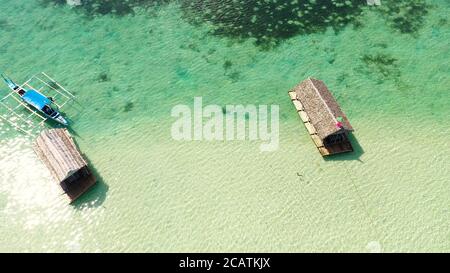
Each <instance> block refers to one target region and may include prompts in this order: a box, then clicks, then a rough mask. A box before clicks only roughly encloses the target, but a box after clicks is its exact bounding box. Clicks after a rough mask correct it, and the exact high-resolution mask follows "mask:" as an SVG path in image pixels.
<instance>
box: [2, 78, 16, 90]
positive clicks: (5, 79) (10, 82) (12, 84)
mask: <svg viewBox="0 0 450 273" xmlns="http://www.w3.org/2000/svg"><path fill="white" fill-rule="evenodd" d="M0 75H1V76H2V78H3V81H4V82H5V83H6V84H7V85H8V86H9V88H11V89H12V90H16V88H18V87H19V86H18V85H17V84H15V83H14V82H13V81H12V80H11V79H10V78H7V77H6V76H5V75H3V74H0Z"/></svg>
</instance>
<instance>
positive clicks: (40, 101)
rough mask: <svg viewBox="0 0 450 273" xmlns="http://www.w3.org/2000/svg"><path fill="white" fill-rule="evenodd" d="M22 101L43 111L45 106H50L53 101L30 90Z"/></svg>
mask: <svg viewBox="0 0 450 273" xmlns="http://www.w3.org/2000/svg"><path fill="white" fill-rule="evenodd" d="M22 99H23V100H24V101H25V102H26V103H28V104H31V105H33V106H34V107H35V108H37V109H39V110H42V108H44V106H46V105H49V104H51V103H52V101H51V100H50V99H49V98H47V97H46V96H44V95H42V94H41V93H39V92H38V91H36V90H28V91H27V92H26V93H25V94H24V95H23V96H22Z"/></svg>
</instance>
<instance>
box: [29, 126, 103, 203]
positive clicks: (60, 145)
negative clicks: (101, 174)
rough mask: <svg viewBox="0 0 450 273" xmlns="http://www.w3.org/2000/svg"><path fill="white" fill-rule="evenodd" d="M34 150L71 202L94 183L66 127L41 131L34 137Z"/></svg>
mask: <svg viewBox="0 0 450 273" xmlns="http://www.w3.org/2000/svg"><path fill="white" fill-rule="evenodd" d="M34 150H35V151H36V153H37V154H38V155H39V157H40V158H41V160H42V161H43V162H44V164H45V165H46V166H47V167H48V169H49V170H50V172H51V173H52V175H53V177H54V178H55V179H56V181H57V182H58V183H59V185H60V186H61V187H62V189H63V190H64V192H65V193H66V194H67V196H68V198H69V200H70V202H71V203H72V202H73V201H75V200H76V199H77V198H78V197H80V196H81V195H82V194H83V193H85V192H86V191H87V190H88V189H89V188H90V187H91V186H93V185H94V184H95V183H96V178H95V176H94V175H93V173H92V172H91V170H90V169H89V167H88V164H87V162H86V161H85V160H84V158H83V157H82V156H81V154H80V152H79V151H78V149H77V146H76V145H75V142H74V141H73V139H72V137H71V136H70V134H69V132H68V131H67V130H66V129H51V130H46V131H43V132H42V133H41V134H40V135H39V136H38V138H37V139H36V142H35V145H34Z"/></svg>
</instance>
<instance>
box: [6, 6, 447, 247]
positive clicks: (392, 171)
mask: <svg viewBox="0 0 450 273" xmlns="http://www.w3.org/2000/svg"><path fill="white" fill-rule="evenodd" d="M281 2H283V1H281ZM362 2H364V1H362ZM383 2H384V3H383ZM388 2H389V1H382V6H381V7H368V6H364V5H363V6H364V7H362V11H361V14H359V15H358V16H357V17H358V18H357V20H355V21H351V22H348V23H346V24H343V25H342V26H341V27H340V28H339V30H338V31H334V30H333V29H332V27H331V26H328V27H327V28H325V29H321V30H317V31H309V32H308V33H292V34H290V35H285V36H288V37H284V36H283V37H281V38H280V37H278V38H279V39H277V41H276V42H275V43H272V41H271V43H272V44H270V45H269V46H267V43H264V41H263V43H261V41H260V40H261V37H262V36H264V35H265V34H266V33H265V32H262V33H261V35H259V36H257V35H256V34H248V33H247V34H245V33H241V34H240V35H236V33H224V32H220V31H219V33H217V29H216V33H214V32H213V31H212V29H213V28H215V27H217V25H216V26H214V24H212V23H211V24H210V23H200V24H193V23H192V22H191V21H190V20H189V19H187V18H186V17H187V15H186V12H185V11H183V7H182V5H181V4H179V3H177V2H170V3H164V4H161V5H156V6H153V7H150V8H148V10H144V9H139V8H136V9H135V11H134V12H133V13H129V14H123V15H114V14H105V15H100V14H94V15H91V16H88V15H87V13H86V12H85V11H83V10H81V9H77V10H75V9H72V8H70V7H69V6H67V5H61V6H54V5H46V4H42V3H41V2H39V1H25V0H20V1H17V0H1V1H0V68H1V69H2V70H3V71H4V72H6V73H7V74H8V75H9V76H11V77H12V78H13V79H16V80H17V81H18V82H20V81H23V80H25V79H26V78H27V77H28V76H30V75H32V74H34V73H37V72H40V71H46V72H47V73H49V74H50V75H52V76H53V77H54V78H56V79H57V80H59V81H60V82H61V83H63V84H64V85H65V86H66V87H67V88H68V89H69V90H71V91H73V92H74V93H76V95H77V97H78V101H79V102H80V104H81V105H83V108H82V109H81V110H80V111H76V110H74V109H68V110H67V114H68V115H69V116H71V117H72V119H73V121H74V122H73V125H72V127H71V131H72V133H73V135H74V137H75V140H76V141H77V143H78V145H79V146H80V148H81V150H82V151H83V153H84V154H85V156H86V157H87V158H88V160H89V162H90V164H91V166H92V167H93V168H94V169H95V171H96V173H97V175H98V177H99V178H100V181H99V183H98V184H97V185H96V186H95V188H93V189H92V190H91V191H90V192H89V193H87V194H86V195H85V196H83V197H82V198H81V200H79V201H78V202H76V203H75V204H74V205H68V204H67V201H66V199H65V198H64V196H62V195H61V191H60V189H59V187H58V186H57V185H56V184H55V183H54V182H52V178H51V176H50V173H49V171H48V170H47V169H46V168H45V167H44V166H43V165H42V163H41V162H40V161H39V159H38V158H37V156H36V155H35V154H34V152H33V150H32V139H30V138H28V137H25V136H23V135H21V134H20V133H17V132H15V131H14V130H13V129H11V128H10V127H8V126H7V125H6V124H0V234H1V235H0V251H1V252H6V251H18V252H35V251H43V252H53V251H56V252H72V251H73V252H97V251H99V252H100V251H102V252H103V251H106V252H109V251H120V252H122V251H123V252H137V251H158V252H159V251H168V252H175V251H232V252H234V251H256V252H260V251H264V252H267V251H273V252H283V251H289V252H291V251H292V252H294V251H295V252H299V251H300V252H302V251H356V252H368V251H384V252H394V251H406V252H413V251H437V252H444V251H450V209H449V204H450V184H449V182H450V179H449V177H450V167H449V166H450V144H449V143H450V142H449V135H450V91H449V86H450V80H449V72H450V70H449V67H450V66H449V60H450V59H449V57H450V46H449V42H448V41H450V21H449V18H448V14H450V4H449V2H448V1H447V0H435V1H431V0H428V1H413V2H415V3H426V6H424V8H426V11H427V12H426V14H422V13H421V12H418V15H417V14H416V15H417V16H415V17H414V16H413V18H409V20H410V21H412V22H406V23H405V22H403V23H401V24H399V23H398V19H396V16H397V15H396V12H395V11H391V13H389V12H379V11H378V10H377V9H382V8H383V7H384V6H383V5H387V4H388ZM401 12H404V9H403V10H402V11H401ZM396 22H397V23H396ZM408 23H411V24H408ZM411 26H412V27H411ZM266 30H267V29H266ZM233 35H234V36H233ZM237 36H239V37H237ZM308 76H314V77H316V78H319V79H322V80H324V81H325V82H326V84H327V85H328V87H329V88H330V90H331V91H332V92H333V94H334V95H335V97H336V98H337V100H338V102H339V103H340V104H341V107H342V108H343V110H344V111H345V112H346V114H347V116H348V117H349V119H350V121H351V123H352V125H353V127H354V128H355V130H356V131H355V133H354V144H355V146H356V151H355V153H353V154H346V155H340V156H336V157H333V158H331V159H326V160H325V159H323V158H322V157H321V156H320V155H319V153H318V152H317V150H316V148H315V146H314V145H313V143H312V141H311V139H310V138H309V136H308V134H307V131H306V129H305V128H304V126H303V125H302V124H301V122H300V119H299V118H298V116H297V114H296V112H295V109H294V107H293V106H292V104H291V102H290V100H289V97H288V95H287V91H288V90H289V89H290V88H292V87H293V86H295V85H296V84H297V83H298V82H300V81H302V80H303V79H305V78H306V77H308ZM0 90H1V92H4V91H6V86H4V87H2V88H1V89H0ZM195 96H201V97H203V101H204V103H205V104H218V105H226V104H257V105H258V104H265V105H272V104H275V105H279V106H280V147H279V149H278V150H277V151H275V152H271V153H261V152H260V150H259V144H260V143H259V142H258V141H229V142H204V141H197V142H178V141H175V140H173V139H172V138H171V135H170V128H171V125H172V123H173V122H174V121H175V119H174V118H173V117H171V116H170V111H171V109H172V107H173V106H175V105H177V104H188V105H192V103H193V98H194V97H195Z"/></svg>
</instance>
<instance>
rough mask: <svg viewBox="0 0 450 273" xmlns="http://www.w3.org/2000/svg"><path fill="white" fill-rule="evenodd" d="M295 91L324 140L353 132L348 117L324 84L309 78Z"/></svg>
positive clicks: (318, 133)
mask: <svg viewBox="0 0 450 273" xmlns="http://www.w3.org/2000/svg"><path fill="white" fill-rule="evenodd" d="M293 91H295V93H296V95H297V99H298V100H299V101H300V102H301V103H302V105H303V107H304V108H305V112H306V113H307V114H308V116H309V119H310V122H311V124H312V125H313V126H314V128H315V129H316V131H317V135H318V136H319V137H320V138H321V139H322V140H323V139H325V138H326V137H327V136H329V135H332V134H335V133H338V132H341V131H353V127H352V126H351V125H350V122H349V121H348V119H347V116H346V115H345V114H344V112H342V110H341V108H340V107H339V105H338V103H337V102H336V100H335V99H334V97H333V95H332V94H331V93H330V91H329V90H328V88H327V87H326V85H325V83H324V82H322V81H320V80H316V79H313V78H308V79H306V80H304V81H303V82H302V83H300V84H299V85H297V86H296V87H295V88H294V89H293ZM339 117H342V127H340V128H339V127H338V126H337V124H338V119H339Z"/></svg>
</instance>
